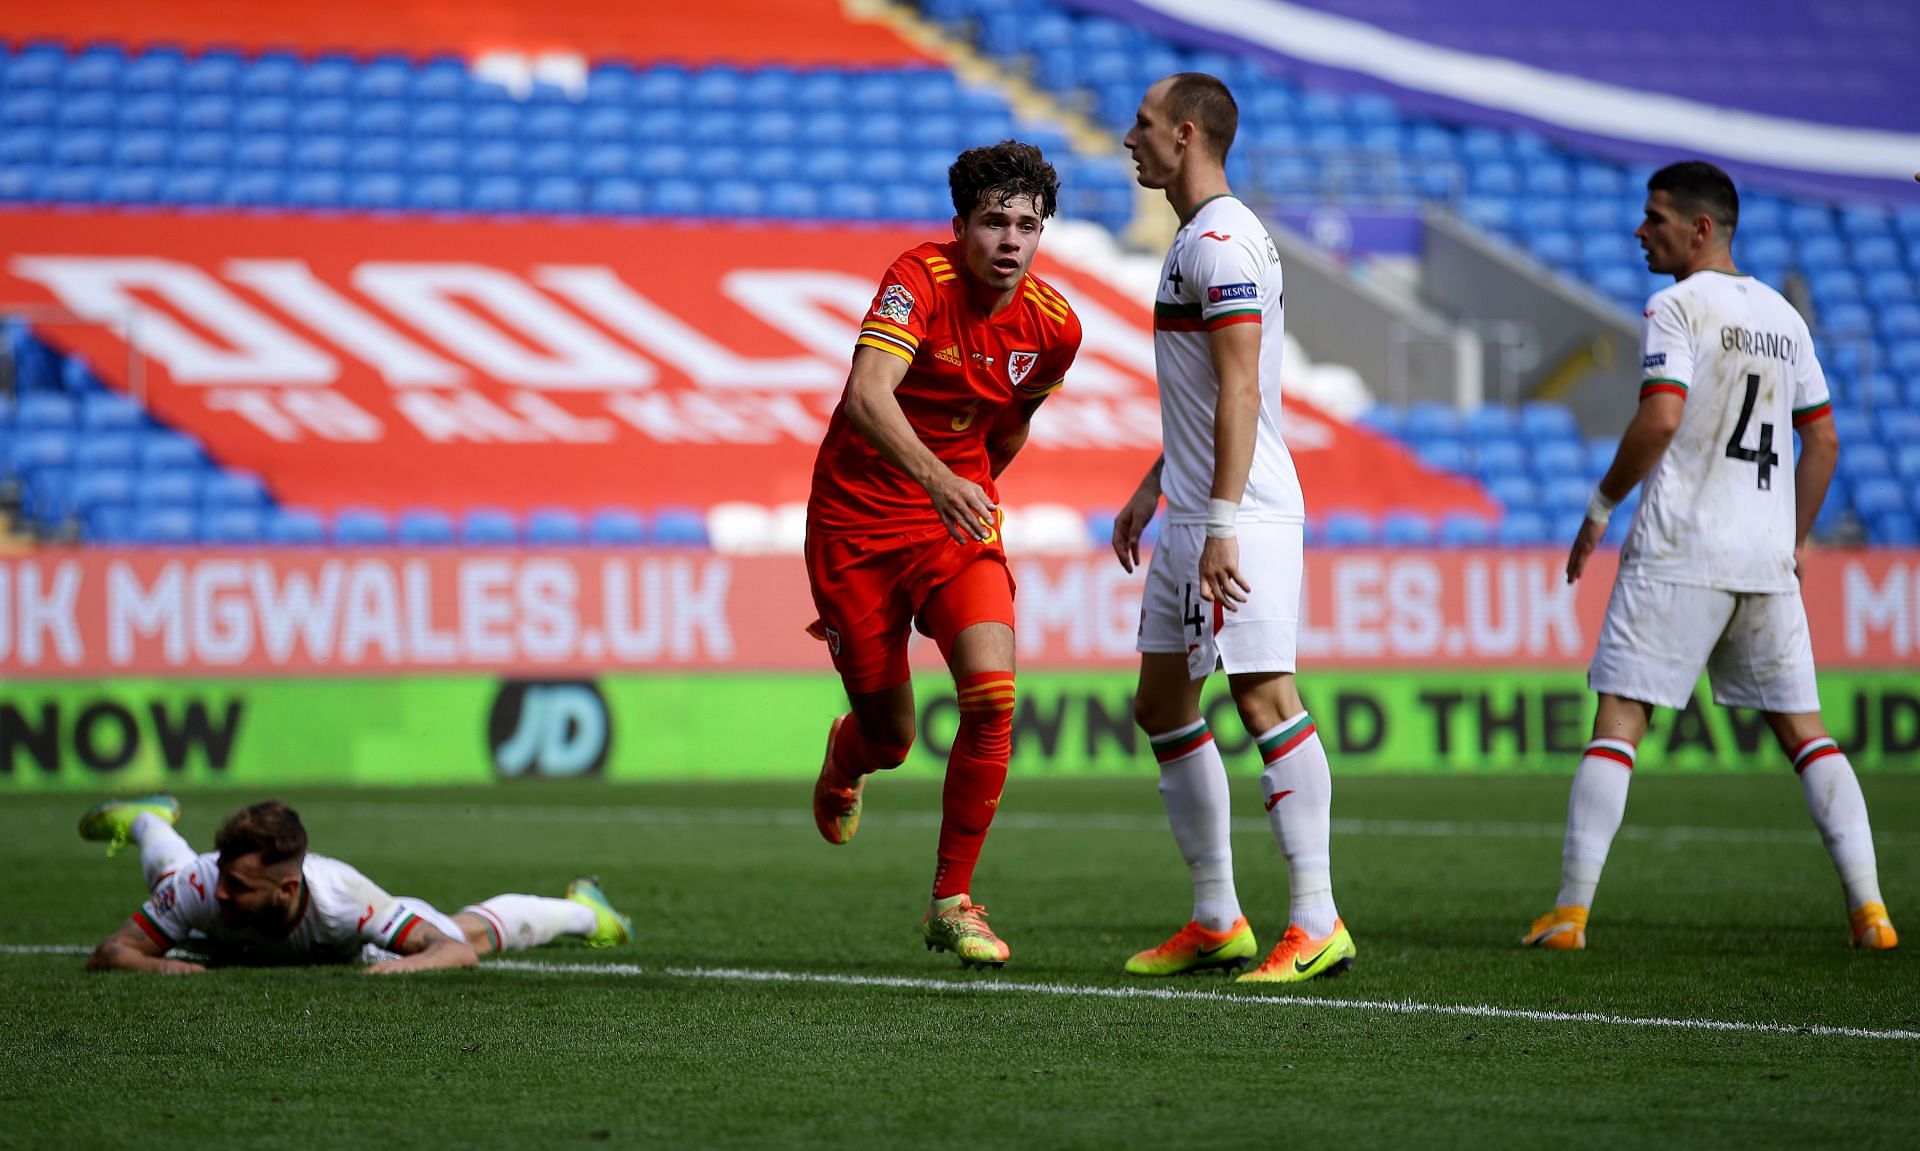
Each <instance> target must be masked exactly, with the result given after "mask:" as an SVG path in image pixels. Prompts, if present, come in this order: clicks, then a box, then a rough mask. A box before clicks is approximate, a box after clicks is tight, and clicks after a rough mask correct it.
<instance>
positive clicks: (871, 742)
mask: <svg viewBox="0 0 1920 1151" xmlns="http://www.w3.org/2000/svg"><path fill="white" fill-rule="evenodd" d="M859 724H860V738H861V741H862V742H864V743H865V744H866V745H867V752H868V754H869V755H870V756H871V757H872V759H873V761H874V763H876V764H877V765H879V767H880V769H881V770H882V771H885V770H887V769H889V768H895V767H899V766H900V765H901V764H903V763H905V762H906V761H907V753H908V752H910V751H912V750H913V741H914V738H915V736H916V735H918V732H917V731H916V730H915V728H914V724H913V712H912V711H907V712H905V713H904V714H901V713H894V714H889V715H885V716H862V717H860V719H859Z"/></svg>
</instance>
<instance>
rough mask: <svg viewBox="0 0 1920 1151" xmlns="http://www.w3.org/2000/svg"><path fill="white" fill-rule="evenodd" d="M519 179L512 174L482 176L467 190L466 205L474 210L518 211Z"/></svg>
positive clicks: (519, 202) (519, 198) (519, 200)
mask: <svg viewBox="0 0 1920 1151" xmlns="http://www.w3.org/2000/svg"><path fill="white" fill-rule="evenodd" d="M521 196H522V193H521V188H520V181H519V180H516V179H514V178H513V177H512V176H483V177H481V178H480V180H478V181H477V182H476V183H475V184H474V185H473V187H472V188H470V189H469V190H468V192H467V207H469V208H471V209H472V210H474V211H476V212H500V213H512V212H518V211H519V210H520V205H521Z"/></svg>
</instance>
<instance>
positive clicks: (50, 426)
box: [13, 392, 80, 433]
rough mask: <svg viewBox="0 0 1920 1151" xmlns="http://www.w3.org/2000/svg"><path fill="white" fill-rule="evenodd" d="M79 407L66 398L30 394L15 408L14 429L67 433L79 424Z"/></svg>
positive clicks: (55, 395) (45, 393)
mask: <svg viewBox="0 0 1920 1151" xmlns="http://www.w3.org/2000/svg"><path fill="white" fill-rule="evenodd" d="M78 417H79V413H78V407H77V405H76V404H75V403H74V401H73V400H71V399H69V398H68V397H66V396H63V395H59V394H57V393H50V392H29V393H27V394H26V395H23V396H21V397H20V398H19V399H18V400H17V401H16V402H15V406H14V414H13V422H14V427H15V428H16V429H18V430H19V431H21V432H23V433H24V432H44V431H67V430H71V429H73V428H74V427H76V426H78V424H79V422H80V421H79V418H78Z"/></svg>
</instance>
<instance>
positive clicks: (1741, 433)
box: [1727, 375, 1780, 492]
mask: <svg viewBox="0 0 1920 1151" xmlns="http://www.w3.org/2000/svg"><path fill="white" fill-rule="evenodd" d="M1759 395H1760V377H1759V376H1758V375H1749V376H1748V377H1747V398H1746V400H1745V401H1744V402H1743V403H1742V404H1741V405H1740V422H1739V423H1737V424H1735V425H1734V426H1733V436H1732V438H1731V439H1729V440H1727V458H1728V459H1730V460H1745V461H1747V462H1748V463H1752V464H1756V465H1758V466H1759V469H1760V476H1759V480H1760V490H1761V491H1763V492H1766V491H1772V490H1773V469H1774V468H1775V467H1777V466H1778V465H1779V463H1780V457H1779V456H1778V455H1776V454H1775V453H1774V450H1773V425H1772V424H1767V423H1763V424H1761V425H1760V446H1759V447H1757V448H1747V447H1742V446H1740V441H1742V440H1744V439H1746V438H1747V423H1748V422H1749V421H1751V420H1752V419H1753V402H1754V400H1755V399H1757V398H1759Z"/></svg>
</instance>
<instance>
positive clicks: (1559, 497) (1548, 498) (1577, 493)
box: [1540, 476, 1593, 513]
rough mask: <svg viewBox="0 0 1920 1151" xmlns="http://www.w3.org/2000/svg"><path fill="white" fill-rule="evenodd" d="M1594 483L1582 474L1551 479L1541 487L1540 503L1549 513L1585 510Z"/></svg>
mask: <svg viewBox="0 0 1920 1151" xmlns="http://www.w3.org/2000/svg"><path fill="white" fill-rule="evenodd" d="M1592 493H1593V483H1592V482H1591V481H1589V480H1587V479H1584V478H1582V477H1580V476H1562V477H1558V478H1555V479H1549V480H1547V481H1546V483H1545V484H1543V485H1542V486H1541V489H1540V505H1541V507H1543V508H1545V509H1546V510H1547V511H1548V512H1549V513H1553V512H1569V511H1584V510H1585V509H1586V506H1587V497H1588V496H1590V495H1591V494H1592Z"/></svg>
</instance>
